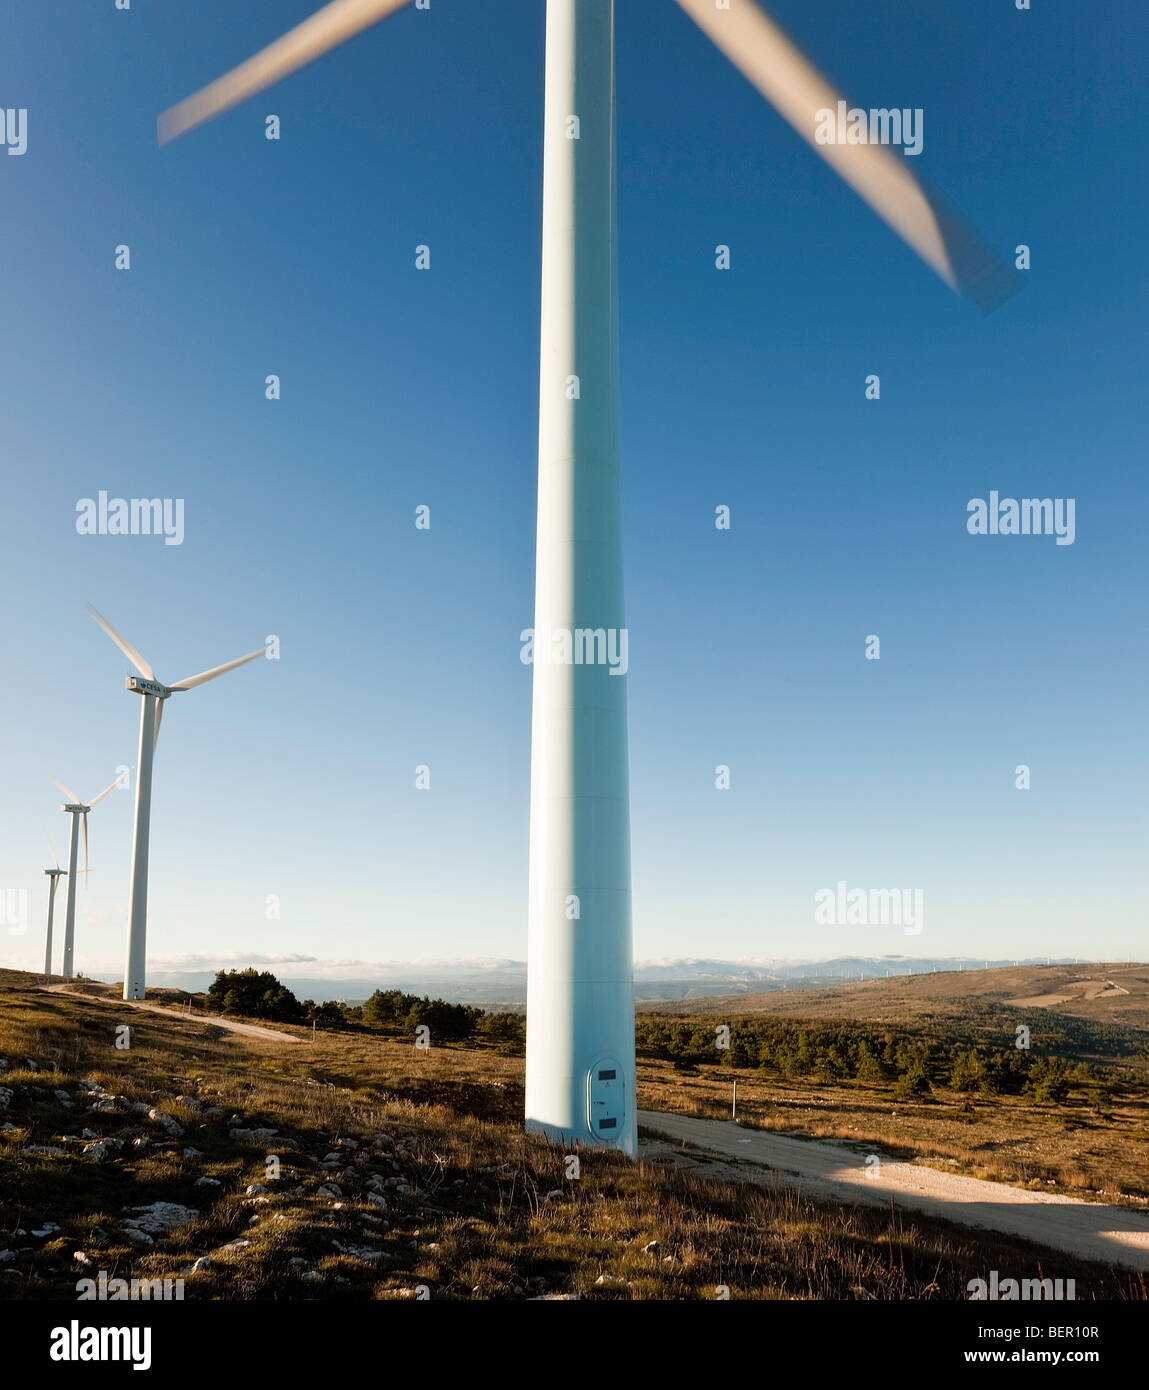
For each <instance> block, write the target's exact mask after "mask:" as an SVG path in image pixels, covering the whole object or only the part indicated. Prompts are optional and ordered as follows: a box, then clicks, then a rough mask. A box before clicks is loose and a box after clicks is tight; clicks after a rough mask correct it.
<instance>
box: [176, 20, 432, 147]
mask: <svg viewBox="0 0 1149 1390" xmlns="http://www.w3.org/2000/svg"><path fill="white" fill-rule="evenodd" d="M408 3H409V0H331V4H329V5H324V7H323V8H322V9H321V10H316V12H315V13H314V14H313V15H311V16H310V18H308V19H305V20H304V21H303V23H302V24H297V25H296V26H295V28H294V29H289V30H288V31H287V33H286V34H284V35H283V37H282V38H278V39H276V40H275V42H274V43H269V44H268V46H267V47H266V48H263V49H260V51H259V52H258V53H257V54H255V56H254V57H252V58H249V59H248V60H247V62H245V63H240V65H239V67H237V68H232V70H231V71H230V72H229V73H225V74H224V76H223V77H221V78H219V79H218V80H217V81H215V82H212V83H211V84H210V86H207V87H204V88H202V89H201V90H200V91H198V92H196V93H195V94H194V95H193V96H190V97H187V98H186V99H185V100H184V101H181V102H180V103H179V104H178V105H176V106H173V107H171V108H170V109H169V110H167V111H165V112H164V113H163V115H162V116H160V118H159V120H158V121H157V122H156V133H157V135H158V137H159V142H160V144H161V145H166V144H168V142H169V141H171V140H174V139H176V137H177V136H179V135H183V134H184V132H185V131H188V130H191V129H192V127H193V126H197V125H202V124H203V123H204V122H205V121H210V120H211V119H212V117H213V116H218V115H220V114H221V113H222V112H224V111H228V110H230V109H231V107H233V106H237V105H238V104H239V103H240V102H241V101H245V100H246V99H247V98H248V97H251V96H254V95H255V94H256V92H262V91H263V89H264V88H265V87H270V86H271V84H272V83H273V82H278V81H279V79H280V78H281V77H287V76H288V75H289V74H290V73H293V72H295V71H296V70H297V69H299V68H302V67H306V66H307V64H308V63H312V62H314V61H315V59H316V58H321V57H322V56H323V55H324V54H325V53H327V52H329V51H330V50H331V49H333V48H337V47H338V46H339V45H340V44H341V43H344V42H345V41H346V40H347V39H351V38H354V37H355V35H356V34H358V33H360V32H361V31H362V30H364V29H368V28H370V27H371V25H372V24H377V23H378V22H379V21H380V20H381V19H386V18H387V16H388V15H389V14H393V13H394V12H395V11H396V10H399V9H402V8H403V6H404V5H406V4H408Z"/></svg>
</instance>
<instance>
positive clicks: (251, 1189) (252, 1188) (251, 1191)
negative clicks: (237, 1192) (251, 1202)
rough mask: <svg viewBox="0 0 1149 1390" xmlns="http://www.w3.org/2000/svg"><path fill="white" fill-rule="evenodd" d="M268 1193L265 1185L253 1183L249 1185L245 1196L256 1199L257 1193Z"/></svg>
mask: <svg viewBox="0 0 1149 1390" xmlns="http://www.w3.org/2000/svg"><path fill="white" fill-rule="evenodd" d="M266 1191H267V1188H266V1187H264V1185H263V1183H261V1182H253V1183H248V1186H247V1191H246V1193H245V1194H244V1195H245V1196H247V1197H254V1196H255V1195H256V1194H257V1193H259V1192H266Z"/></svg>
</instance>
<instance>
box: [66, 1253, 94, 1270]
mask: <svg viewBox="0 0 1149 1390" xmlns="http://www.w3.org/2000/svg"><path fill="white" fill-rule="evenodd" d="M72 1259H74V1260H75V1261H76V1263H77V1264H78V1265H79V1266H80V1267H81V1269H88V1268H89V1267H90V1266H91V1265H93V1264H95V1261H94V1260H93V1259H92V1257H91V1255H85V1254H84V1252H83V1251H82V1250H77V1251H76V1253H75V1254H74V1255H73V1256H72Z"/></svg>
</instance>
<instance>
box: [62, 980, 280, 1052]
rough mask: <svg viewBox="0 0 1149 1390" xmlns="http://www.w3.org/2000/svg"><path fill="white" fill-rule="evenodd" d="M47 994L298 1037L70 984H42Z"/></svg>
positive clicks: (260, 1034) (253, 1033) (228, 1029)
mask: <svg viewBox="0 0 1149 1390" xmlns="http://www.w3.org/2000/svg"><path fill="white" fill-rule="evenodd" d="M41 988H42V989H44V990H45V991H46V992H47V993H48V994H70V995H71V996H72V998H73V999H91V1000H94V1001H95V1003H97V1004H116V1005H120V1006H122V1007H124V1008H127V1009H145V1010H147V1012H148V1013H150V1014H163V1016H164V1017H165V1018H174V1019H177V1020H178V1021H179V1022H180V1023H202V1024H203V1025H204V1027H205V1028H222V1029H223V1031H224V1032H225V1033H246V1034H247V1035H248V1036H249V1037H252V1038H273V1039H274V1040H275V1041H276V1042H289V1043H297V1042H298V1041H299V1039H298V1038H296V1037H293V1036H292V1034H290V1033H281V1032H279V1030H278V1029H276V1028H264V1027H262V1026H261V1025H259V1024H257V1023H233V1022H232V1020H231V1019H229V1018H220V1017H219V1016H218V1015H217V1014H211V1015H210V1016H205V1015H204V1014H189V1013H188V1012H187V1010H186V1009H169V1008H166V1007H165V1006H164V1005H163V1004H145V1003H144V1002H143V1001H142V1000H140V999H116V998H113V997H112V996H110V995H106V994H77V993H76V991H75V990H74V989H72V988H71V986H70V985H42V986H41Z"/></svg>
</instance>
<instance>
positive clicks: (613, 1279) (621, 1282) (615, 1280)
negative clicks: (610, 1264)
mask: <svg viewBox="0 0 1149 1390" xmlns="http://www.w3.org/2000/svg"><path fill="white" fill-rule="evenodd" d="M594 1282H595V1284H596V1285H599V1286H601V1287H603V1288H607V1289H625V1288H627V1287H628V1284H629V1281H628V1280H626V1279H620V1278H619V1276H618V1275H617V1274H600V1275H599V1276H598V1278H597V1279H596V1280H595V1281H594Z"/></svg>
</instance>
